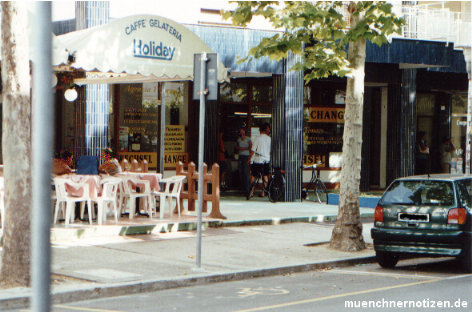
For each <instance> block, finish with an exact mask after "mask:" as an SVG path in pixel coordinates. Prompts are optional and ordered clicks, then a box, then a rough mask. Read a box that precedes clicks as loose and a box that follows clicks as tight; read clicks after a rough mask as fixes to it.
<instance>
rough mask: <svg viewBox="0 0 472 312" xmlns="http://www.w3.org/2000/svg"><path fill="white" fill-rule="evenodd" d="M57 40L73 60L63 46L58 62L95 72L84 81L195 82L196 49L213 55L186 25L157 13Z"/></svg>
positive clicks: (221, 71) (221, 76) (221, 70)
mask: <svg viewBox="0 0 472 312" xmlns="http://www.w3.org/2000/svg"><path fill="white" fill-rule="evenodd" d="M55 39H56V40H57V42H56V43H55V44H57V45H58V46H62V47H63V49H64V50H65V51H66V52H67V53H68V55H70V56H72V61H71V63H70V64H68V63H67V59H65V58H64V57H63V55H61V54H62V52H61V49H59V51H58V50H56V49H55V53H57V54H58V55H61V57H57V58H55V60H54V61H55V63H54V65H55V66H60V65H69V66H70V67H72V68H75V69H81V70H84V71H86V72H87V73H89V74H88V75H87V77H86V78H81V79H77V81H76V80H74V82H76V83H78V84H85V83H122V82H140V81H146V82H147V81H178V80H193V59H194V53H203V52H207V53H212V50H211V49H210V48H209V47H208V46H207V45H206V44H205V43H204V42H203V41H202V40H201V39H200V38H199V37H198V36H197V35H195V34H194V33H193V32H191V31H190V30H188V29H187V28H186V27H185V26H183V25H181V24H179V23H177V22H174V21H172V20H169V19H167V18H164V17H160V16H154V15H137V16H129V17H125V18H122V19H118V20H115V21H112V22H110V23H109V24H106V25H103V26H99V27H95V28H89V29H84V30H80V31H75V32H71V33H68V34H64V35H61V36H57V37H56V38H55ZM64 50H62V51H64ZM100 73H106V74H100ZM227 79H228V77H227V71H226V68H225V67H224V65H223V64H222V63H221V62H218V81H223V80H227Z"/></svg>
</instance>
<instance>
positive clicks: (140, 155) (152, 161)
mask: <svg viewBox="0 0 472 312" xmlns="http://www.w3.org/2000/svg"><path fill="white" fill-rule="evenodd" d="M123 158H126V160H127V161H128V162H129V163H131V160H133V159H136V160H137V161H142V160H143V159H146V161H147V162H148V166H149V169H154V170H155V169H156V168H157V153H146V152H120V154H119V160H120V162H121V161H122V160H123Z"/></svg>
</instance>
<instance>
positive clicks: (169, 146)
mask: <svg viewBox="0 0 472 312" xmlns="http://www.w3.org/2000/svg"><path fill="white" fill-rule="evenodd" d="M183 152H185V126H184V125H172V126H166V129H165V135H164V154H168V153H183Z"/></svg>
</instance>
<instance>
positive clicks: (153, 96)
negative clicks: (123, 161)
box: [118, 83, 159, 167]
mask: <svg viewBox="0 0 472 312" xmlns="http://www.w3.org/2000/svg"><path fill="white" fill-rule="evenodd" d="M119 88H120V99H119V103H120V111H119V138H118V152H119V154H120V158H123V157H125V158H138V159H142V158H146V159H147V160H148V162H149V164H150V167H151V166H152V167H154V166H155V163H156V155H155V153H153V152H155V151H156V150H157V142H158V134H159V129H158V127H159V108H158V84H157V83H154V84H122V85H119Z"/></svg>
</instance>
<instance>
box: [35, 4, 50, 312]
mask: <svg viewBox="0 0 472 312" xmlns="http://www.w3.org/2000/svg"><path fill="white" fill-rule="evenodd" d="M35 4H36V10H35V12H36V14H35V18H34V19H33V20H34V22H33V23H34V25H33V46H32V48H33V49H34V50H33V51H34V53H33V55H34V57H33V104H32V151H33V152H32V153H33V157H32V158H33V159H32V195H33V196H32V201H33V202H32V205H31V207H32V209H31V210H32V211H31V228H32V230H31V233H32V235H31V236H32V238H31V246H32V252H31V255H32V261H31V273H32V287H33V293H32V298H31V308H32V311H41V312H42V311H44V312H46V311H49V310H50V303H51V302H50V274H51V268H50V264H51V248H50V232H49V231H50V224H51V169H52V146H53V145H52V142H53V134H52V127H51V125H52V124H53V123H54V118H53V114H54V111H53V103H52V90H51V88H52V86H51V80H52V65H51V58H52V57H51V55H52V52H51V50H52V48H51V47H52V42H51V41H52V35H51V34H52V26H51V2H47V1H44V2H42V1H41V2H36V3H35Z"/></svg>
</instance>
